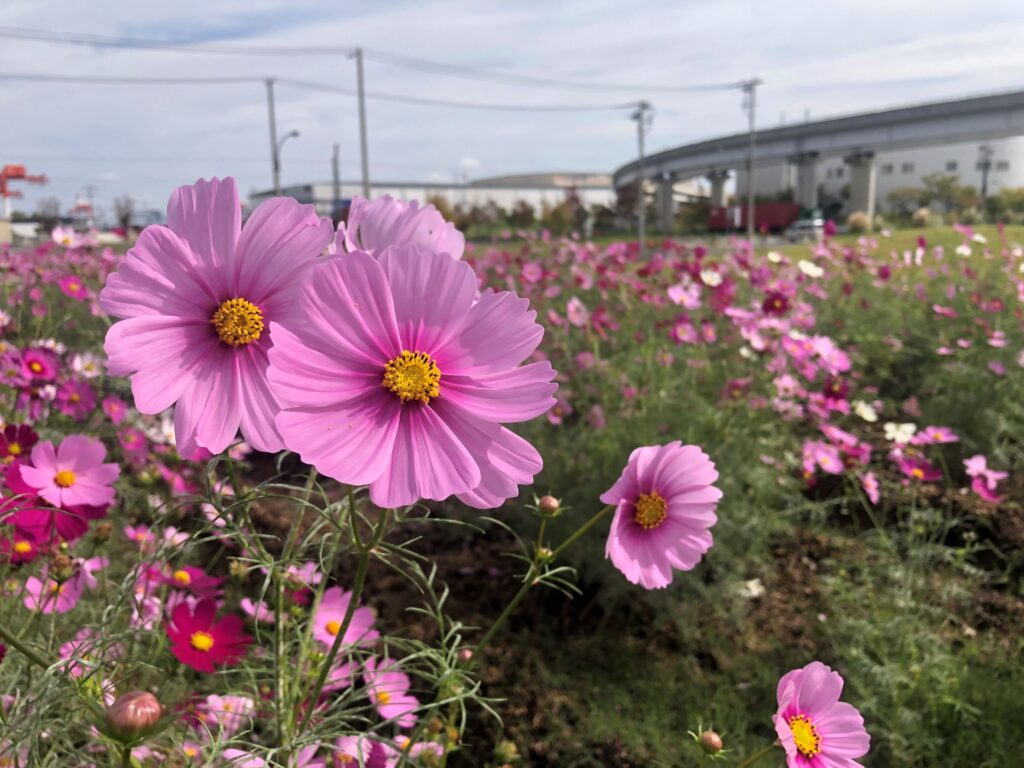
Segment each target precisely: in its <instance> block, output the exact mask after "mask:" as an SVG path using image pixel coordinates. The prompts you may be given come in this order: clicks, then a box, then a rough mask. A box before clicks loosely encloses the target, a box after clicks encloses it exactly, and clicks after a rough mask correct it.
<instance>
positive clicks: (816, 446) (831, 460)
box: [803, 440, 843, 475]
mask: <svg viewBox="0 0 1024 768" xmlns="http://www.w3.org/2000/svg"><path fill="white" fill-rule="evenodd" d="M816 467H821V469H822V471H823V472H828V473H829V474H830V475H840V474H842V472H843V460H842V459H841V458H839V451H838V450H837V449H836V447H835V446H834V445H829V444H828V443H823V442H821V441H820V440H807V441H806V442H804V450H803V470H804V473H805V474H806V475H813V474H814V471H815V468H816Z"/></svg>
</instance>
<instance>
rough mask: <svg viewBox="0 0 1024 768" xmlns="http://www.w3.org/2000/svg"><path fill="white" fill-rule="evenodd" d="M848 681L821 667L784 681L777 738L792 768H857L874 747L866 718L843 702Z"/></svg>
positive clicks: (796, 671) (812, 665) (813, 665)
mask: <svg viewBox="0 0 1024 768" xmlns="http://www.w3.org/2000/svg"><path fill="white" fill-rule="evenodd" d="M842 692H843V678H842V677H840V675H839V673H838V672H833V671H832V669H831V668H830V667H827V666H825V665H824V664H822V663H821V662H820V661H812V662H811V663H810V664H808V665H807V666H806V667H804V668H803V669H794V670H793V671H792V672H789V673H787V674H785V675H783V677H782V679H781V680H779V687H778V700H779V711H778V712H777V713H776V714H775V715H773V717H772V720H773V721H774V723H775V732H776V733H778V735H779V741H780V742H781V743H782V748H783V749H785V750H786V764H787V765H788V766H789V768H853V766H858V765H860V763H858V762H856V759H857V758H858V757H863V756H864V755H866V754H867V752H868V747H869V746H870V745H871V737H870V736H868V732H867V731H866V730H865V729H864V718H862V717H861V716H860V712H858V711H857V709H856V708H855V707H853V706H852V705H850V704H846V703H845V702H842V701H839V695H840V694H841V693H842Z"/></svg>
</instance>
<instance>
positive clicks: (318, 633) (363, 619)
mask: <svg viewBox="0 0 1024 768" xmlns="http://www.w3.org/2000/svg"><path fill="white" fill-rule="evenodd" d="M351 599H352V593H351V592H345V591H343V590H342V588H341V587H330V588H329V589H327V590H326V591H325V592H324V596H323V598H322V599H321V600H320V607H319V608H318V609H317V612H316V615H315V616H314V617H313V637H315V638H316V639H317V640H319V641H320V642H321V643H323V644H324V645H326V646H327V647H328V648H330V647H331V646H332V645H334V640H335V638H336V637H337V636H338V632H340V631H341V625H342V624H343V623H344V621H345V613H346V612H347V611H348V604H349V601H350V600H351ZM375 620H376V619H375V618H374V615H373V611H372V610H370V609H369V608H367V607H366V606H363V607H360V608H356V610H355V613H353V614H352V621H351V622H350V623H349V625H348V628H347V629H346V630H345V636H344V637H343V638H342V639H341V642H342V645H343V646H351V645H366V644H368V643H370V642H372V641H374V640H376V639H377V638H378V637H380V633H379V632H378V631H377V630H375V629H373V623H374V621H375Z"/></svg>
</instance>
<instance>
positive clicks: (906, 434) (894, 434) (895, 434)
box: [882, 421, 917, 445]
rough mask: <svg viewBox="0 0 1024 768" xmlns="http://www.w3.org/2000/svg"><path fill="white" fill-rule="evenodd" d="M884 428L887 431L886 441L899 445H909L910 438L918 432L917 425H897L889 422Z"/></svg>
mask: <svg viewBox="0 0 1024 768" xmlns="http://www.w3.org/2000/svg"><path fill="white" fill-rule="evenodd" d="M882 426H883V428H884V429H885V439H886V440H889V441H890V442H893V443H897V444H899V445H904V444H905V443H909V442H910V438H912V437H913V436H914V433H915V432H917V425H915V424H896V423H894V422H891V421H887V422H886V423H885V424H883V425H882Z"/></svg>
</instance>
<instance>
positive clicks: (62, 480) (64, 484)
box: [53, 469, 75, 488]
mask: <svg viewBox="0 0 1024 768" xmlns="http://www.w3.org/2000/svg"><path fill="white" fill-rule="evenodd" d="M53 482H55V483H56V484H57V485H59V486H60V487H61V488H70V487H71V486H72V485H74V484H75V473H74V472H72V471H71V470H70V469H62V470H61V471H60V472H58V473H57V474H56V475H54V476H53Z"/></svg>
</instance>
